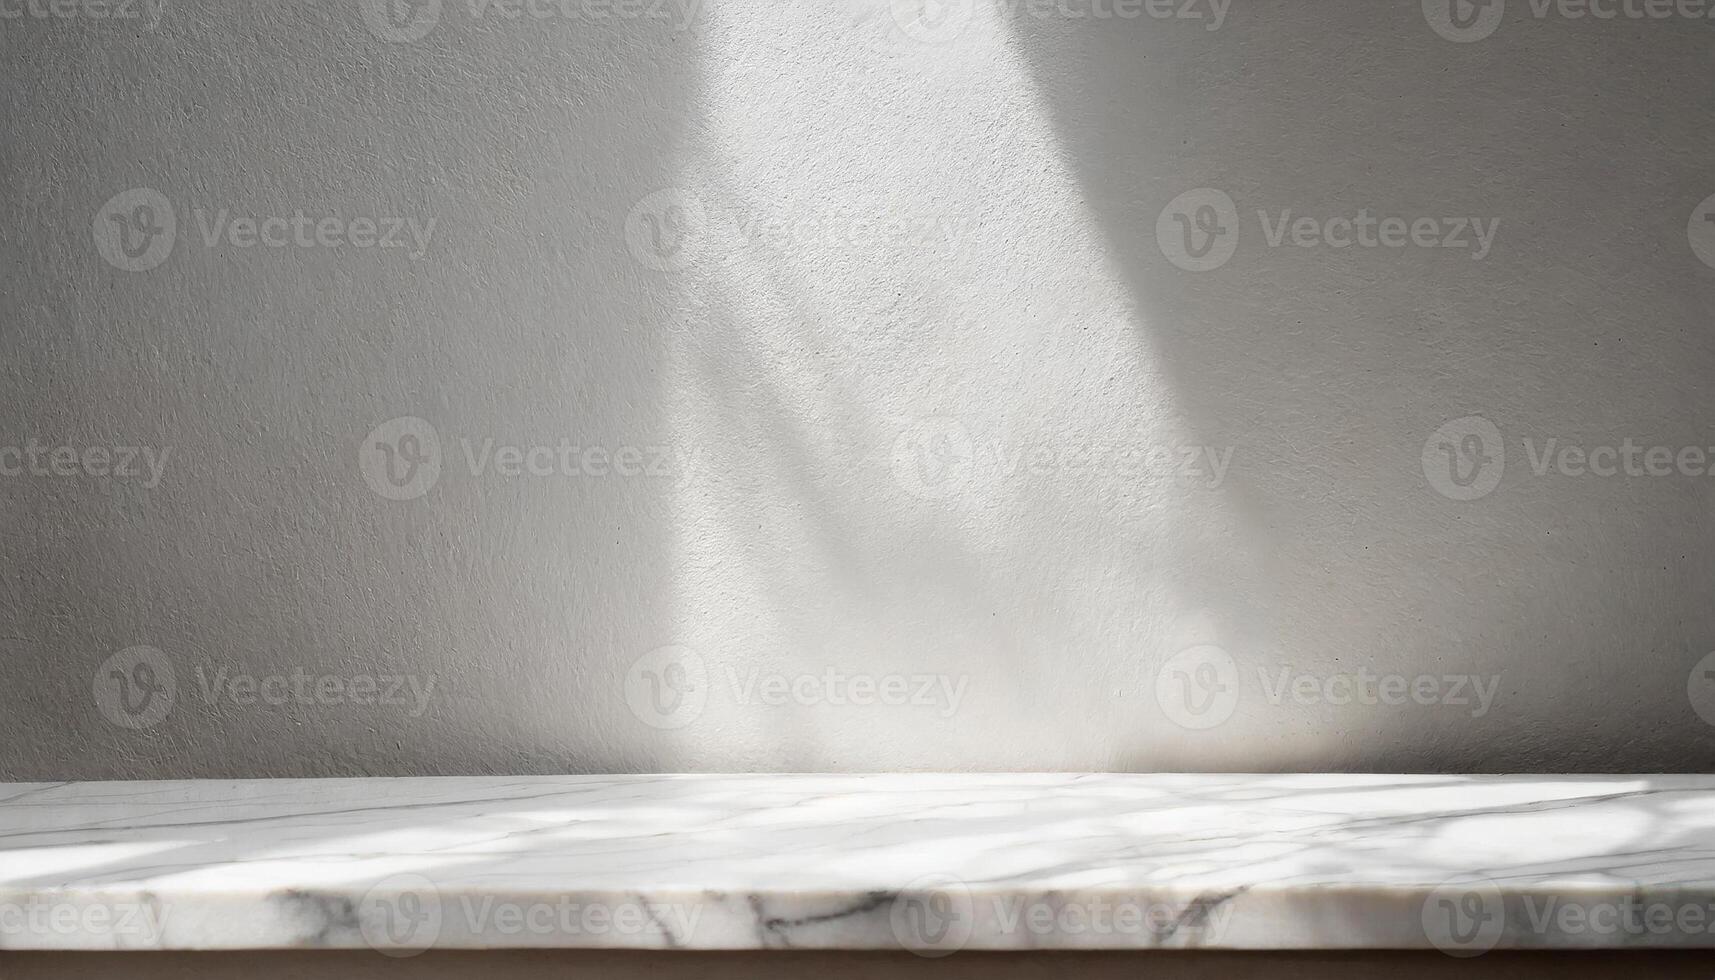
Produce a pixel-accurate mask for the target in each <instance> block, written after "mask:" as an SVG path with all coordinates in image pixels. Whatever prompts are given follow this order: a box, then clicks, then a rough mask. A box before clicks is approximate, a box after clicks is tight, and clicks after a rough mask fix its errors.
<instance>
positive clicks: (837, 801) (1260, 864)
mask: <svg viewBox="0 0 1715 980" xmlns="http://www.w3.org/2000/svg"><path fill="white" fill-rule="evenodd" d="M1711 936H1715V777H1709V776H1600V777H1580V776H1532V777H1499V776H1496V777H1489V776H1347V775H1275V776H1235V775H1023V774H1021V775H976V774H965V775H931V774H909V775H872V776H816V775H760V776H699V775H671V776H564V777H528V778H523V777H518V778H505V777H492V778H473V779H341V780H241V781H194V782H137V783H65V784H46V783H44V784H17V783H13V784H0V949H7V948H10V949H38V950H42V949H48V950H81V949H182V950H194V949H272V948H304V947H321V948H343V949H351V948H373V949H376V950H379V951H381V952H385V953H389V954H394V955H407V954H411V953H415V952H419V951H421V950H423V949H426V948H429V947H442V948H465V949H471V948H478V949H480V948H501V947H532V948H550V947H603V948H616V947H622V948H640V949H764V948H819V949H854V950H855V949H900V948H904V949H909V950H913V951H915V952H919V953H923V954H925V955H941V954H945V953H950V952H953V951H956V950H960V949H973V950H975V949H982V950H1017V949H1152V948H1170V949H1189V948H1212V949H1354V948H1371V949H1378V948H1379V949H1418V948H1431V949H1433V948H1439V949H1441V950H1444V951H1446V952H1448V953H1450V954H1453V955H1459V956H1463V955H1473V954H1478V953H1482V952H1486V951H1488V950H1490V949H1504V948H1536V949H1544V948H1569V949H1578V948H1619V947H1626V948H1630V947H1712V946H1715V940H1712V939H1711Z"/></svg>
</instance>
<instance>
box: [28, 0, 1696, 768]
mask: <svg viewBox="0 0 1715 980" xmlns="http://www.w3.org/2000/svg"><path fill="white" fill-rule="evenodd" d="M690 2H691V0H661V2H660V3H657V2H656V0H637V2H633V0H624V2H613V3H606V2H597V0H565V2H563V3H562V2H559V0H554V2H551V3H550V2H544V0H537V2H534V3H525V2H522V0H492V2H490V0H443V2H439V3H436V2H425V0H414V2H411V3H404V2H399V0H375V2H373V3H371V2H362V3H359V2H349V3H346V2H334V0H323V2H303V3H268V4H248V3H243V4H222V3H214V2H210V0H172V2H171V3H169V4H164V5H163V4H162V2H161V0H111V2H110V3H103V2H101V0H57V2H49V0H0V15H3V16H0V49H3V53H4V58H0V80H3V83H4V91H5V92H6V100H5V101H6V108H5V110H4V111H3V114H0V125H3V127H4V140H3V141H0V172H3V174H4V178H5V186H6V187H7V190H8V193H6V194H5V195H0V260H3V263H4V269H5V276H4V282H3V285H0V304H3V305H0V544H3V548H4V551H3V555H4V557H3V560H0V775H3V776H7V777H11V778H47V779H51V778H74V777H82V778H93V777H129V776H163V777H164V776H252V775H254V776H260V775H335V774H358V773H386V774H409V773H472V772H499V771H517V772H557V771H578V770H674V769H720V770H744V769H796V770H805V769H905V768H943V769H1110V768H1138V769H1157V768H1165V769H1234V770H1258V769H1325V768H1333V769H1344V768H1357V769H1382V770H1388V769H1394V770H1419V769H1428V770H1436V769H1443V770H1558V769H1567V770H1604V769H1606V770H1615V769H1619V770H1624V769H1638V770H1662V769H1670V770H1671V769H1682V770H1707V769H1708V768H1709V767H1710V766H1711V764H1712V763H1715V733H1712V731H1711V724H1710V723H1711V722H1715V680H1711V679H1710V678H1708V677H1705V676H1704V674H1703V672H1702V670H1694V668H1695V667H1697V666H1698V665H1699V663H1700V661H1701V660H1702V659H1703V658H1704V656H1705V655H1706V654H1708V652H1709V651H1710V650H1711V649H1715V606H1711V604H1710V603H1709V601H1708V600H1709V597H1710V595H1711V586H1712V585H1715V565H1712V563H1711V560H1710V557H1709V556H1710V547H1709V546H1710V544H1711V542H1712V540H1715V520H1712V517H1711V515H1712V513H1715V509H1712V507H1711V504H1712V503H1715V479H1712V478H1710V477H1709V476H1707V472H1708V470H1709V468H1710V464H1711V462H1712V461H1715V454H1712V453H1710V452H1709V451H1708V447H1710V446H1715V430H1712V429H1711V428H1710V426H1709V411H1710V408H1711V407H1712V402H1715V388H1712V387H1711V385H1710V383H1709V379H1710V377H1711V375H1712V373H1715V370H1712V369H1715V339H1712V336H1711V328H1712V327H1715V323H1712V315H1711V313H1712V310H1715V222H1710V221H1706V220H1704V219H1705V218H1706V217H1708V215H1709V212H1710V211H1711V210H1712V209H1715V201H1712V200H1711V196H1712V195H1715V170H1712V169H1711V167H1710V161H1711V160H1712V159H1715V154H1712V152H1711V151H1712V150H1715V101H1712V100H1710V99H1709V98H1708V97H1707V96H1706V92H1707V88H1708V81H1709V77H1710V70H1711V68H1712V67H1715V61H1712V51H1715V48H1712V47H1711V36H1712V35H1711V33H1710V28H1711V22H1710V20H1709V19H1708V18H1706V17H1703V16H1701V15H1702V14H1704V13H1707V11H1706V10H1702V9H1701V8H1700V7H1695V6H1693V3H1692V0H1687V3H1684V4H1661V3H1659V2H1653V3H1649V4H1645V3H1643V2H1642V0H1634V2H1633V3H1632V4H1631V5H1630V6H1626V5H1625V4H1624V3H1623V2H1622V0H1598V2H1597V3H1596V8H1595V9H1596V13H1605V14H1612V15H1613V16H1605V17H1604V16H1593V15H1590V13H1589V12H1588V8H1586V7H1572V6H1570V5H1563V4H1561V3H1559V0H1555V2H1553V3H1547V2H1546V0H1537V2H1536V3H1531V2H1526V0H1513V2H1511V3H1504V4H1503V3H1501V2H1499V0H1494V2H1491V3H1489V4H1487V5H1484V6H1470V5H1468V4H1465V3H1464V2H1463V0H1454V2H1453V4H1452V5H1451V6H1449V4H1448V3H1447V2H1440V3H1438V2H1437V0H1424V2H1423V3H1418V2H1416V0H1410V2H1407V0H1384V2H1376V0H1349V2H1346V0H1342V2H1329V3H1315V4H1309V3H1291V2H1278V3H1277V2H1264V0H1252V2H1246V0H1232V2H1230V3H1229V2H1227V0H1189V2H1187V0H1177V2H1175V3H1172V4H1163V3H1160V2H1148V3H1140V2H1127V0H1063V2H1059V0H1057V2H1055V3H1043V2H1025V0H954V2H949V3H941V2H940V0H933V2H932V5H931V8H929V9H925V8H924V7H923V6H922V0H898V2H888V0H862V2H859V0H836V2H828V3H786V4H751V3H737V2H725V0H709V2H708V3H706V4H704V5H701V6H698V7H696V8H695V9H693V8H692V7H690V6H688V4H689V3H690ZM914 4H915V6H914ZM1581 12H1583V13H1584V16H1576V15H1577V14H1579V13H1581ZM1664 12H1665V16H1657V15H1661V14H1663V13H1664ZM1634 15H1635V16H1634ZM1601 474H1607V475H1601Z"/></svg>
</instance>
